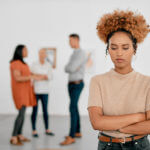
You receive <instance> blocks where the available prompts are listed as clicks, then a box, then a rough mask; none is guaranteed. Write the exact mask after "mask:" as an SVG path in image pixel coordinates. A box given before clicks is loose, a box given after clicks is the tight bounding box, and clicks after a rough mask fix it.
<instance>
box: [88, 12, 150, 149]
mask: <svg viewBox="0 0 150 150" xmlns="http://www.w3.org/2000/svg"><path fill="white" fill-rule="evenodd" d="M149 31H150V30H149V26H148V25H147V23H146V21H145V19H144V17H143V16H142V15H140V14H136V13H134V12H132V11H120V10H115V11H114V12H113V13H110V14H105V15H104V16H103V17H102V18H101V19H100V21H99V22H98V24H97V32H98V36H99V37H100V39H101V40H102V41H103V42H104V43H105V44H107V48H106V54H108V53H109V54H110V57H111V60H112V62H113V64H114V69H111V70H110V71H109V72H106V73H104V74H101V75H97V76H95V77H93V78H92V79H91V83H90V93H89V103H88V111H89V117H90V121H91V124H92V126H93V128H94V129H95V130H99V131H100V133H99V144H98V150H106V149H107V150H108V149H109V150H149V149H150V143H149V141H148V137H147V136H148V134H149V133H150V77H148V76H145V75H143V74H141V73H138V72H136V71H135V70H134V69H133V67H132V57H133V55H135V54H136V50H137V44H138V43H141V42H142V41H143V40H144V38H145V37H146V36H147V34H148V33H149Z"/></svg>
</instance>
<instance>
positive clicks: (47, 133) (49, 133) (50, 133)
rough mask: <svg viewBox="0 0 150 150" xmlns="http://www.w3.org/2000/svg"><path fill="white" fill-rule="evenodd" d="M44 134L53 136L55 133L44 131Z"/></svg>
mask: <svg viewBox="0 0 150 150" xmlns="http://www.w3.org/2000/svg"><path fill="white" fill-rule="evenodd" d="M45 134H46V135H49V136H54V135H55V134H54V133H53V132H45Z"/></svg>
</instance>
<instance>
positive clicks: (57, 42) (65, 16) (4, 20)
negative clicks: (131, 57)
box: [0, 0, 150, 115]
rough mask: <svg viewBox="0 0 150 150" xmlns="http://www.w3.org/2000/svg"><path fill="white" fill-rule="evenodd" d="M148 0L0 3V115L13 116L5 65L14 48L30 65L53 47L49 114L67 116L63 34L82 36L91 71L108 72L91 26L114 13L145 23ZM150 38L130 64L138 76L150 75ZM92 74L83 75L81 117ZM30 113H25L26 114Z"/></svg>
mask: <svg viewBox="0 0 150 150" xmlns="http://www.w3.org/2000/svg"><path fill="white" fill-rule="evenodd" d="M149 6H150V2H149V0H142V1H141V0H124V1H122V0H113V1H112V0H0V52H1V53H0V68H1V73H0V113H1V114H5V113H16V112H17V111H16V109H15V107H14V104H13V100H12V97H11V89H10V72H9V60H10V59H11V58H12V54H13V52H14V48H15V46H16V45H17V44H20V43H22V44H25V45H27V47H28V50H29V57H28V59H26V61H27V63H28V64H31V63H32V62H33V61H35V60H36V59H37V57H38V55H37V52H38V50H39V48H41V47H43V46H44V47H45V46H56V47H57V48H58V64H57V69H56V70H55V71H54V80H53V82H52V89H51V92H50V95H51V96H50V101H49V110H50V113H51V114H57V115H67V114H68V104H69V98H68V93H67V74H65V73H64V65H65V64H66V63H67V61H68V59H69V56H70V54H71V53H72V50H71V49H70V47H69V45H68V35H69V34H70V33H72V32H76V33H79V34H80V36H81V47H82V48H83V49H90V48H92V49H94V50H95V53H96V57H95V62H96V71H95V72H93V75H94V74H97V73H102V72H105V71H107V70H109V69H110V68H111V67H112V64H111V62H110V60H109V57H108V58H107V59H106V58H105V45H104V44H103V43H102V42H101V41H100V40H99V39H98V37H97V35H96V29H95V28H96V23H97V21H98V19H99V18H100V16H101V15H102V14H104V13H106V12H110V11H112V10H114V9H116V8H120V9H127V8H129V9H131V10H135V11H139V12H141V13H142V14H143V15H144V16H145V18H146V19H147V21H148V23H150V9H149ZM149 39H150V35H149V36H148V37H147V38H146V40H145V42H144V43H143V44H142V45H140V46H139V49H138V54H137V59H136V60H135V61H134V64H136V66H135V65H134V66H135V68H136V70H137V71H140V72H143V73H145V74H147V75H150V67H149V64H150V59H149V58H150V40H149ZM91 76H92V75H86V76H85V83H86V86H85V88H84V91H83V93H82V95H81V99H80V112H81V114H82V115H85V114H87V110H86V106H87V98H88V84H89V79H90V77H91ZM30 111H31V109H28V112H29V113H30Z"/></svg>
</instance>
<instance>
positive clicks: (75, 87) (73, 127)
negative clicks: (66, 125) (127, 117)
mask: <svg viewBox="0 0 150 150" xmlns="http://www.w3.org/2000/svg"><path fill="white" fill-rule="evenodd" d="M69 42H70V46H71V48H73V49H74V52H73V54H72V56H71V57H70V60H69V62H68V64H67V65H66V67H65V71H66V72H67V73H68V74H69V83H68V92H69V96H70V107H69V110H70V117H71V119H70V133H69V136H66V137H65V138H66V139H65V140H64V141H63V142H62V143H60V144H61V145H68V144H72V143H74V142H75V137H77V138H80V137H81V136H82V135H81V132H80V115H79V111H78V101H79V97H80V94H81V92H82V89H83V87H84V82H83V78H84V72H85V64H86V61H87V56H86V54H85V52H84V51H83V50H82V49H81V48H80V38H79V35H77V34H71V35H70V36H69Z"/></svg>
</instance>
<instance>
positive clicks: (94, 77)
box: [91, 72, 108, 82]
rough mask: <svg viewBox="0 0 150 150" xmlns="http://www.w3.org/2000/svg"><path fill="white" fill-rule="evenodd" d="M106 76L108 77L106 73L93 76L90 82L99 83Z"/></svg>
mask: <svg viewBox="0 0 150 150" xmlns="http://www.w3.org/2000/svg"><path fill="white" fill-rule="evenodd" d="M107 76H108V72H105V73H101V74H97V75H95V76H93V77H92V78H91V81H97V82H99V81H101V80H103V79H104V78H105V77H107Z"/></svg>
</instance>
